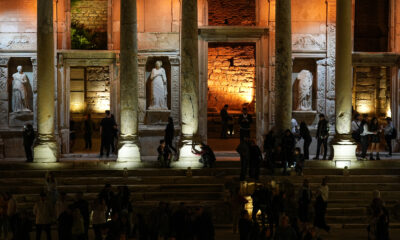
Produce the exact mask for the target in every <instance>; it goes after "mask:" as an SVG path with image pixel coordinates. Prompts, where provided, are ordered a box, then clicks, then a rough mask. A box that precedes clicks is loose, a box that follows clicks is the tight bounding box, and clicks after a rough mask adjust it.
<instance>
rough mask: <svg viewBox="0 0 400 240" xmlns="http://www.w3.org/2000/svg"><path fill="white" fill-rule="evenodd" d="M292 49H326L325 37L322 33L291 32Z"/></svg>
mask: <svg viewBox="0 0 400 240" xmlns="http://www.w3.org/2000/svg"><path fill="white" fill-rule="evenodd" d="M292 50H293V51H326V38H325V35H323V34H293V35H292Z"/></svg>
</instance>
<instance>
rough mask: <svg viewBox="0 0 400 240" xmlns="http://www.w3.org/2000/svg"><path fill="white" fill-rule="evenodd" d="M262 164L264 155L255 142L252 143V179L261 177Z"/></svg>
mask: <svg viewBox="0 0 400 240" xmlns="http://www.w3.org/2000/svg"><path fill="white" fill-rule="evenodd" d="M261 162H262V153H261V150H260V148H259V147H258V145H257V144H256V142H255V141H254V140H251V141H250V174H249V175H250V177H251V178H254V179H255V180H258V179H259V176H260V165H261Z"/></svg>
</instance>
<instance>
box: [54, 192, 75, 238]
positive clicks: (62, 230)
mask: <svg viewBox="0 0 400 240" xmlns="http://www.w3.org/2000/svg"><path fill="white" fill-rule="evenodd" d="M59 196H60V197H59V198H58V200H57V202H56V219H57V221H58V239H59V240H67V239H69V238H68V237H70V236H69V235H70V234H69V233H70V232H71V228H72V215H71V212H70V209H69V208H68V203H67V201H66V197H67V195H66V193H65V192H61V193H60V195H59Z"/></svg>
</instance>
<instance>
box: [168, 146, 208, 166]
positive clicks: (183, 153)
mask: <svg viewBox="0 0 400 240" xmlns="http://www.w3.org/2000/svg"><path fill="white" fill-rule="evenodd" d="M181 144H182V147H181V148H180V149H179V159H178V161H177V162H172V163H171V167H173V168H188V167H190V168H202V167H203V164H202V163H201V162H200V161H199V160H200V156H199V155H196V154H194V153H193V151H192V149H193V148H194V149H196V150H198V151H200V145H199V144H196V143H195V141H193V140H183V141H182V142H181Z"/></svg>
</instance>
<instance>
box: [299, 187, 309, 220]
mask: <svg viewBox="0 0 400 240" xmlns="http://www.w3.org/2000/svg"><path fill="white" fill-rule="evenodd" d="M311 197H312V192H311V189H310V186H309V184H308V180H307V179H304V181H303V186H302V188H301V189H300V192H299V209H298V210H299V215H298V216H299V219H300V221H301V222H308V221H309V217H310V216H309V207H310V204H311Z"/></svg>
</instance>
